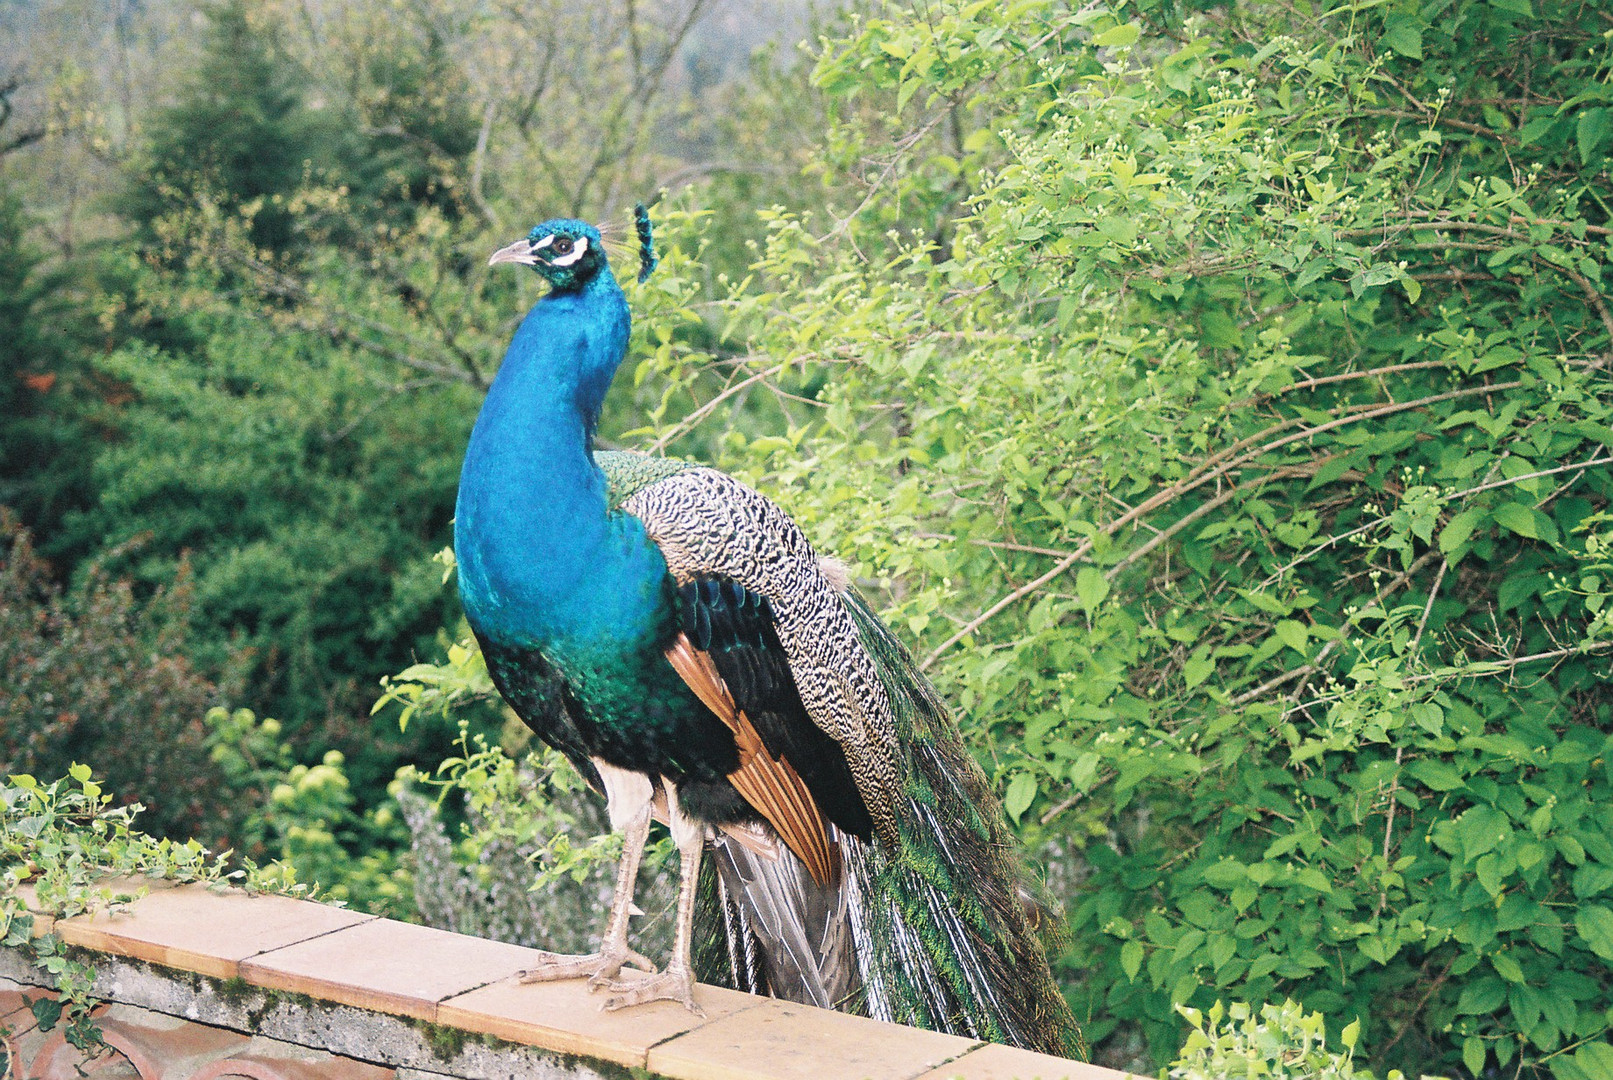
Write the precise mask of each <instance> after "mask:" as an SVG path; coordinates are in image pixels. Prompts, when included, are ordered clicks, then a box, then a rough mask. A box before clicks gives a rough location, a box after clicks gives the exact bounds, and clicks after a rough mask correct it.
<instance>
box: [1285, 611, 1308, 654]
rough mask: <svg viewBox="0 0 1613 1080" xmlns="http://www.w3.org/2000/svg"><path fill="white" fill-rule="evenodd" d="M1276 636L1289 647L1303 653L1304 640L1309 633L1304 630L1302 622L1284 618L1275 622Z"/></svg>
mask: <svg viewBox="0 0 1613 1080" xmlns="http://www.w3.org/2000/svg"><path fill="white" fill-rule="evenodd" d="M1277 636H1278V637H1279V638H1280V639H1282V643H1283V644H1284V645H1287V646H1288V647H1289V648H1290V649H1293V650H1295V651H1296V652H1299V653H1303V652H1304V651H1305V642H1306V640H1307V639H1308V638H1309V636H1310V635H1309V634H1308V633H1307V631H1306V630H1305V624H1304V623H1302V622H1297V621H1296V620H1294V619H1284V620H1282V621H1281V622H1279V623H1278V624H1277Z"/></svg>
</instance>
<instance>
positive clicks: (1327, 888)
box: [1294, 866, 1333, 893]
mask: <svg viewBox="0 0 1613 1080" xmlns="http://www.w3.org/2000/svg"><path fill="white" fill-rule="evenodd" d="M1294 880H1295V881H1296V882H1298V883H1299V884H1301V885H1304V886H1307V887H1308V888H1312V889H1315V890H1316V891H1317V892H1320V893H1330V892H1332V891H1333V883H1332V882H1331V881H1329V880H1328V879H1327V875H1326V874H1324V873H1322V872H1321V871H1320V870H1318V869H1316V868H1315V867H1312V866H1308V867H1306V868H1305V869H1303V870H1301V871H1300V872H1299V873H1297V874H1295V875H1294Z"/></svg>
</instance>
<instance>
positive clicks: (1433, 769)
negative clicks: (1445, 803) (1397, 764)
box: [1406, 758, 1467, 791]
mask: <svg viewBox="0 0 1613 1080" xmlns="http://www.w3.org/2000/svg"><path fill="white" fill-rule="evenodd" d="M1406 772H1407V773H1408V774H1409V775H1410V776H1411V777H1412V778H1413V779H1415V780H1417V781H1418V782H1419V783H1421V784H1422V785H1423V786H1424V787H1426V788H1428V789H1429V790H1430V791H1455V790H1456V789H1457V788H1459V787H1461V786H1462V785H1463V784H1465V783H1467V780H1466V779H1465V778H1464V777H1463V776H1462V774H1461V773H1460V772H1458V771H1457V770H1456V768H1455V767H1454V766H1451V765H1448V764H1446V763H1445V762H1443V761H1437V760H1435V759H1433V758H1423V759H1422V760H1420V761H1414V762H1412V763H1411V764H1410V765H1408V766H1406Z"/></svg>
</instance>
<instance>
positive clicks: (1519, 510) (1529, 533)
mask: <svg viewBox="0 0 1613 1080" xmlns="http://www.w3.org/2000/svg"><path fill="white" fill-rule="evenodd" d="M1493 513H1494V517H1495V520H1496V524H1498V525H1502V526H1504V527H1506V528H1508V529H1511V530H1512V531H1513V532H1515V533H1517V534H1518V535H1519V536H1526V537H1528V538H1529V539H1531V540H1538V539H1540V533H1539V532H1538V531H1537V530H1536V529H1535V512H1534V511H1533V510H1531V509H1530V508H1529V507H1527V506H1524V505H1523V504H1522V503H1502V504H1501V505H1500V506H1498V507H1496V508H1495V510H1494V512H1493Z"/></svg>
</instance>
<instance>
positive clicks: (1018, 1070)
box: [919, 1044, 1130, 1080]
mask: <svg viewBox="0 0 1613 1080" xmlns="http://www.w3.org/2000/svg"><path fill="white" fill-rule="evenodd" d="M1129 1075H1130V1074H1128V1073H1121V1072H1116V1071H1114V1070H1113V1069H1105V1068H1102V1067H1101V1066H1098V1065H1087V1064H1084V1063H1082V1062H1079V1061H1065V1060H1064V1059H1063V1058H1056V1057H1049V1056H1048V1055H1046V1054H1033V1053H1031V1052H1030V1051H1029V1050H1019V1049H1016V1048H1015V1047H1012V1046H998V1045H996V1044H988V1045H986V1046H982V1047H980V1048H978V1049H976V1050H971V1051H969V1052H968V1053H967V1054H964V1055H963V1056H962V1057H960V1058H958V1059H957V1060H956V1061H952V1062H948V1063H947V1064H945V1065H943V1066H941V1067H940V1068H939V1069H932V1070H931V1071H930V1072H927V1073H925V1074H924V1075H923V1076H922V1077H920V1078H919V1080H1128V1076H1129Z"/></svg>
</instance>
